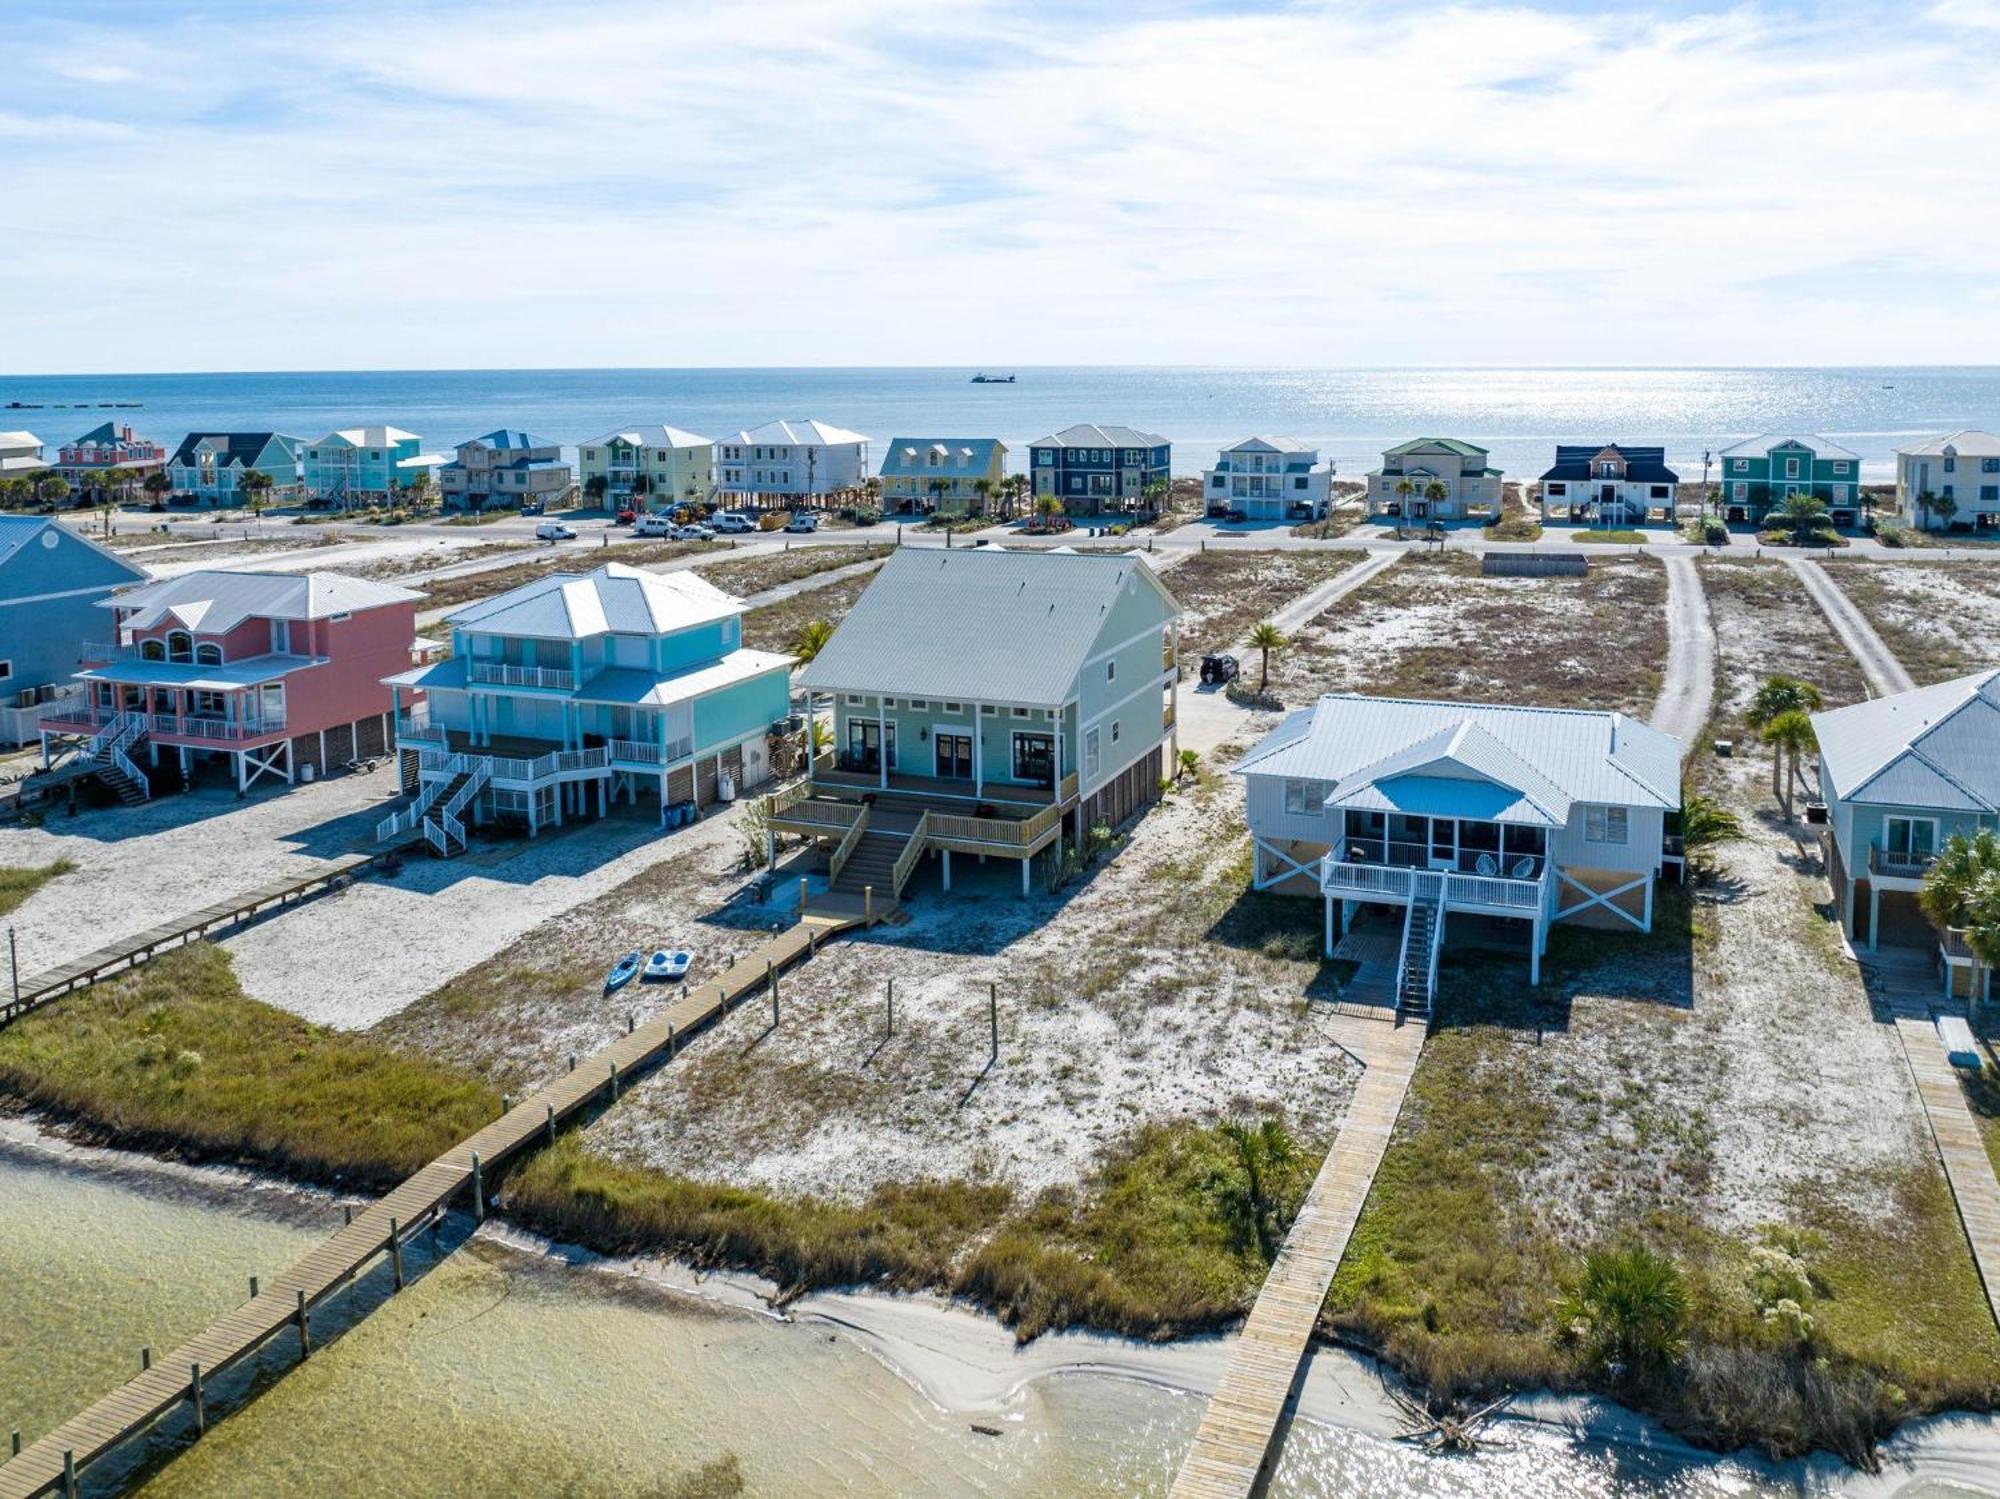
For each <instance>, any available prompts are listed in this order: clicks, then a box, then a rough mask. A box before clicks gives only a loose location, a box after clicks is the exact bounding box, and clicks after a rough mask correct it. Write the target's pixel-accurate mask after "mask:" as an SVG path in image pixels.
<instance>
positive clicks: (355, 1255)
mask: <svg viewBox="0 0 2000 1499" xmlns="http://www.w3.org/2000/svg"><path fill="white" fill-rule="evenodd" d="M881 914H882V915H883V916H887V915H888V914H889V911H888V910H887V909H884V910H883V911H882V913H881ZM860 924H861V918H860V916H859V914H858V913H854V914H849V913H844V912H842V911H840V910H839V909H837V908H833V909H827V910H824V911H820V912H813V913H809V914H807V915H806V916H805V917H804V918H803V919H801V920H800V921H799V922H797V923H796V924H795V925H793V926H792V927H791V928H790V929H788V930H787V931H784V932H782V933H780V934H779V935H777V936H775V937H773V938H772V939H771V940H770V941H768V942H766V943H765V944H764V945H763V946H761V947H759V948H757V949H756V950H755V951H753V952H752V953H750V954H749V955H748V956H747V957H744V958H741V959H739V960H737V962H736V963H734V964H733V965H731V967H730V968H729V969H728V970H727V971H726V972H724V973H723V974H722V976H721V977H720V978H718V979H715V980H713V981H711V982H709V983H705V984H698V985H695V986H693V987H691V988H688V989H686V990H684V991H683V992H682V994H681V995H680V997H679V998H678V999H677V1000H676V1001H675V1002H674V1003H673V1004H671V1005H669V1006H667V1008H666V1009H665V1010H663V1011H662V1012H661V1013H659V1014H658V1015H656V1016H654V1017H653V1018H652V1019H651V1020H649V1021H647V1022H646V1024H644V1025H642V1026H639V1027H638V1028H637V1029H635V1030H633V1031H631V1032H629V1033H628V1034H626V1035H624V1036H622V1037H620V1038H619V1039H618V1040H616V1041H614V1042H613V1043H612V1044H611V1045H609V1046H607V1047H605V1048H604V1049H603V1050H602V1051H599V1052H598V1053H596V1055H594V1056H592V1057H591V1058H590V1059H589V1060H588V1061H586V1062H579V1063H578V1064H577V1065H576V1066H575V1067H574V1068H573V1069H571V1070H570V1071H568V1072H566V1073H564V1074H563V1075H562V1076H560V1077H558V1078H557V1079H556V1080H555V1081H554V1082H552V1083H550V1084H549V1085H548V1086H547V1087H545V1088H543V1089H542V1090H541V1091H540V1092H538V1093H536V1094H534V1095H533V1096H532V1097H530V1098H526V1099H523V1100H522V1101H521V1102H520V1103H518V1104H515V1105H514V1106H513V1107H512V1108H511V1109H509V1110H508V1111H507V1112H506V1113H505V1114H503V1115H502V1116H501V1117H500V1118H498V1119H496V1120H494V1122H493V1123H491V1124H489V1125H487V1126H486V1127H485V1128H484V1129H482V1130H480V1131H479V1132H478V1133H477V1134H475V1135H473V1136H472V1137H471V1138H470V1139H466V1140H461V1141H460V1142H459V1143H458V1144H457V1145H454V1146H453V1147H452V1148H451V1149H450V1150H448V1151H446V1152H445V1153H444V1154H443V1155H441V1156H439V1157H438V1158H437V1159H436V1160H434V1161H432V1162H431V1163H430V1164H429V1165H428V1166H425V1167H424V1168H423V1169H422V1170H421V1171H419V1172H417V1174H416V1175H415V1176H412V1177H411V1178H410V1179H409V1180H408V1181H406V1182H404V1183H403V1184H402V1185H401V1186H399V1187H397V1188H396V1189H395V1190H394V1191H392V1192H390V1193H389V1194H388V1195H387V1196H386V1197H383V1198H382V1199H381V1200H380V1201H378V1202H376V1203H374V1204H373V1205H371V1206H370V1207H368V1208H366V1209H364V1210H363V1211H362V1212H360V1213H357V1214H356V1215H355V1217H354V1221H353V1222H352V1223H349V1224H348V1225H347V1226H346V1227H344V1228H342V1229H341V1230H340V1231H339V1232H337V1233H336V1234H334V1235H333V1237H331V1238H330V1239H328V1240H327V1241H326V1242H325V1243H324V1244H321V1245H320V1246H319V1247H318V1248H317V1249H315V1250H313V1251H312V1252H311V1253H309V1254H307V1255H306V1256H305V1257H304V1258H303V1259H300V1260H299V1261H298V1262H297V1263H296V1264H294V1265H292V1266H291V1267H290V1268H289V1269H287V1270H285V1271H284V1272H283V1273H282V1274H279V1275H276V1276H273V1277H272V1278H271V1279H270V1280H269V1281H267V1282H264V1283H263V1284H262V1285H261V1286H260V1287H259V1294H258V1295H257V1296H255V1297H253V1298H252V1299H250V1300H248V1301H246V1302H244V1303H243V1304H242V1305H241V1306H239V1307H237V1308H236V1310H234V1311H233V1312H230V1313H229V1314H227V1315H226V1316H224V1317H222V1318H221V1319H219V1320H218V1321H216V1322H215V1323H213V1324H212V1325H210V1326H209V1327H208V1328H207V1329H206V1330H205V1331H203V1332H201V1333H200V1334H198V1335H197V1336H195V1337H194V1338H192V1339H191V1340H189V1341H188V1342H186V1343H184V1344H182V1345H181V1346H180V1347H179V1348H176V1349H175V1350H174V1351H173V1352H172V1353H170V1354H168V1355H167V1356H166V1357H165V1358H163V1359H160V1360H158V1361H156V1362H155V1363H154V1365H153V1367H152V1368H151V1369H149V1370H147V1371H145V1372H144V1373H142V1374H140V1375H139V1377H138V1378H136V1379H134V1380H131V1381H130V1382H129V1383H127V1384H125V1385H124V1386H123V1387H122V1388H120V1389H117V1390H114V1391H113V1392H112V1393H111V1394H109V1395H107V1396H105V1397H104V1398H103V1399H102V1400H100V1401H98V1402H97V1403H96V1404H95V1405H93V1406H91V1407H90V1408H89V1409H88V1410H86V1411H84V1412H83V1413H82V1414H80V1415H77V1416H74V1417H72V1418H71V1419H69V1420H68V1421H65V1422H64V1423H63V1424H62V1425H61V1426H59V1427H57V1428H56V1429H55V1430H54V1431H51V1432H50V1433H48V1435H46V1436H44V1437H42V1438H41V1439H40V1440H38V1441H36V1442H35V1443H34V1444H33V1445H31V1446H28V1447H25V1448H23V1449H22V1451H21V1454H20V1455H19V1456H18V1457H15V1458H13V1459H12V1460H11V1461H9V1462H7V1463H5V1464H4V1465H0V1499H34V1496H36V1495H41V1494H47V1493H64V1492H66V1491H67V1490H68V1488H69V1487H71V1486H73V1475H74V1474H75V1473H76V1472H78V1471H81V1470H82V1469H83V1468H85V1467H87V1466H88V1465H89V1464H90V1463H91V1462H92V1461H93V1460H94V1459H96V1458H99V1457H101V1456H103V1455H104V1454H105V1453H107V1452H109V1451H111V1450H112V1449H113V1448H115V1447H117V1446H118V1445H119V1444H120V1443H122V1442H124V1441H125V1440H126V1439H127V1438H129V1437H132V1436H134V1435H136V1434H138V1433H139V1432H141V1431H143V1430H144V1429H145V1428H146V1427H148V1426H150V1425H151V1424H152V1423H153V1422H154V1421H156V1420H158V1419H159V1418H160V1417H162V1416H164V1415H166V1414H168V1413H169V1412H171V1411H173V1410H174V1409H176V1408H177V1407H179V1406H181V1405H184V1404H185V1405H190V1406H191V1407H192V1409H193V1413H194V1419H195V1423H196V1427H197V1429H200V1428H201V1427H202V1426H203V1424H204V1420H205V1411H204V1409H203V1400H204V1395H203V1390H204V1385H205V1384H206V1383H207V1382H208V1381H210V1380H211V1379H213V1377H214V1376H215V1375H217V1374H219V1373H221V1372H222V1371H224V1370H226V1369H229V1368H231V1367H232V1366H234V1365H235V1364H237V1363H240V1362H241V1361H242V1360H243V1359H245V1358H247V1357H248V1356H250V1355H251V1354H253V1353H254V1352H256V1350H257V1349H258V1348H260V1347H262V1346H263V1344H264V1343H265V1342H266V1341H267V1340H268V1339H270V1338H271V1337H273V1336H275V1335H276V1334H279V1333H283V1332H290V1333H291V1334H292V1335H294V1336H296V1337H297V1338H298V1339H299V1342H300V1347H301V1351H302V1352H303V1353H308V1354H309V1353H310V1351H311V1346H312V1345H311V1323H312V1309H313V1307H314V1306H316V1305H317V1304H318V1303H319V1302H321V1301H322V1300H324V1299H325V1298H326V1297H327V1296H328V1295H330V1294H332V1293H333V1292H335V1291H338V1290H340V1289H341V1288H342V1287H343V1286H345V1285H347V1284H348V1283H349V1282H350V1281H352V1280H353V1279H354V1278H355V1277H356V1276H357V1275H359V1274H360V1273H361V1272H362V1271H363V1270H364V1269H366V1268H367V1266H368V1265H369V1263H370V1262H371V1261H372V1260H373V1259H374V1258H375V1256H376V1255H378V1254H388V1255H390V1257H391V1260H392V1262H393V1263H394V1264H395V1275H396V1283H397V1285H398V1286H399V1287H400V1285H401V1283H402V1265H401V1247H400V1246H401V1244H402V1242H403V1241H404V1240H406V1239H408V1238H409V1237H410V1235H411V1234H413V1233H415V1232H416V1231H417V1230H418V1229H420V1228H422V1227H423V1226H424V1225H426V1224H427V1223H428V1222H429V1221H430V1220H431V1219H432V1218H433V1217H434V1216H435V1215H437V1214H440V1213H442V1212H443V1211H444V1210H445V1209H446V1207H447V1206H448V1205H449V1204H450V1202H451V1200H452V1198H454V1197H455V1196H457V1195H458V1193H460V1192H462V1191H467V1190H470V1191H471V1192H472V1196H473V1213H474V1215H475V1216H483V1215H484V1211H485V1202H484V1190H485V1184H486V1182H488V1181H489V1180H490V1176H489V1173H490V1172H491V1171H492V1169H493V1168H494V1167H496V1166H499V1165H500V1164H502V1163H503V1162H505V1161H506V1160H508V1159H509V1158H510V1157H512V1156H513V1155H515V1154H516V1153H518V1152H519V1151H521V1150H522V1149H524V1148H526V1147H529V1146H532V1145H536V1144H540V1143H543V1142H545V1141H547V1140H550V1139H552V1138H553V1137H554V1135H555V1131H556V1130H557V1129H558V1128H559V1127H560V1126H561V1125H562V1124H563V1122H564V1121H566V1120H568V1119H570V1118H573V1117H574V1116H575V1115H577V1114H578V1113H580V1112H582V1111H583V1110H584V1109H586V1108H587V1107H589V1106H590V1105H591V1104H592V1103H593V1102H595V1101H596V1100H598V1099H600V1098H603V1099H606V1100H609V1099H614V1098H616V1097H617V1096H618V1091H619V1089H620V1088H621V1087H622V1086H623V1085H624V1084H625V1083H626V1082H627V1081H628V1080H629V1079H630V1077H631V1075H632V1074H633V1073H635V1072H637V1071H639V1070H641V1069H643V1068H645V1067H646V1066H647V1065H648V1064H649V1063H651V1062H653V1061H655V1060H657V1059H659V1058H661V1057H663V1056H671V1055H672V1054H673V1052H674V1051H675V1050H677V1049H678V1047H679V1044H680V1042H681V1040H682V1038H684V1037H686V1036H687V1035H689V1034H690V1033H692V1032H695V1031H698V1030H700V1029H701V1028H702V1027H703V1026H704V1025H705V1024H707V1023H708V1022H709V1021H711V1020H713V1019H714V1018H715V1017H716V1016H718V1015H721V1014H723V1013H724V1012H725V1011H726V1010H727V1009H728V1007H729V1006H730V1005H732V1004H734V1003H735V1002H736V1001H737V1000H740V999H742V998H744V997H745V996H747V995H749V994H750V993H752V992H753V991H755V990H757V989H760V988H762V987H763V986H764V983H765V980H766V977H767V976H768V975H773V974H778V973H782V972H783V970H784V969H785V968H786V967H787V966H789V965H791V964H793V963H796V962H799V961H802V960H804V959H806V958H808V957H810V956H811V955H812V953H813V951H814V950H815V949H816V948H817V947H818V945H819V943H820V942H821V941H823V940H824V939H825V938H827V937H829V936H831V935H833V934H834V933H836V932H840V931H843V930H845V929H847V928H849V927H852V926H857V925H860Z"/></svg>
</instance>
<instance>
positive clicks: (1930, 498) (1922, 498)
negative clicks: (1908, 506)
mask: <svg viewBox="0 0 2000 1499" xmlns="http://www.w3.org/2000/svg"><path fill="white" fill-rule="evenodd" d="M1934 503H1936V497H1935V496H1934V495H1932V494H1931V492H1930V491H1929V490H1928V489H1920V490H1918V491H1917V517H1918V519H1917V524H1918V525H1919V526H1921V527H1922V528H1923V529H1924V530H1926V531H1928V530H1929V529H1930V513H1931V506H1932V505H1933V504H1934Z"/></svg>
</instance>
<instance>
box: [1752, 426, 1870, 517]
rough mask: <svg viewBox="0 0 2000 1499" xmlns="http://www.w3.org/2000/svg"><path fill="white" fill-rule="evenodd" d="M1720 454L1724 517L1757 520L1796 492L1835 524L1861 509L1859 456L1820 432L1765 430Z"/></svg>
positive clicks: (1853, 515) (1855, 515) (1856, 513)
mask: <svg viewBox="0 0 2000 1499" xmlns="http://www.w3.org/2000/svg"><path fill="white" fill-rule="evenodd" d="M1719 456H1720V458H1721V460H1722V511H1723V516H1724V518H1725V519H1727V520H1732V521H1743V522H1747V523H1749V524H1752V525H1756V524H1760V523H1761V522H1762V521H1763V519H1764V517H1765V515H1766V514H1768V513H1769V512H1770V511H1772V510H1774V509H1777V508H1779V507H1780V506H1782V505H1783V504H1784V503H1785V501H1786V500H1788V499H1790V498H1792V496H1794V495H1801V494H1804V495H1810V496H1812V497H1813V498H1814V499H1816V500H1819V501H1821V502H1823V503H1824V504H1825V506H1826V508H1827V511H1828V513H1829V514H1830V515H1831V516H1832V518H1833V523H1834V524H1835V525H1836V526H1851V525H1853V524H1854V522H1855V519H1856V517H1858V516H1859V515H1860V513H1861V455H1860V454H1858V453H1854V452H1851V451H1850V450H1848V449H1847V448H1843V447H1841V446H1840V444H1838V443H1833V442H1828V441H1827V440H1826V439H1825V438H1824V437H1812V436H1800V435H1795V434H1787V433H1783V432H1766V433H1764V434H1763V435H1762V436H1760V437H1752V438H1749V439H1747V440H1745V441H1743V442H1739V443H1735V444H1733V445H1732V446H1730V447H1726V448H1724V449H1723V450H1722V452H1721V454H1720V455H1719Z"/></svg>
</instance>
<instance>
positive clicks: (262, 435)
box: [167, 432, 305, 508]
mask: <svg viewBox="0 0 2000 1499" xmlns="http://www.w3.org/2000/svg"><path fill="white" fill-rule="evenodd" d="M304 446H305V439H304V438H302V437H287V436H286V435H285V434H284V433H282V432H190V433H188V435H187V436H186V437H183V438H182V439H181V445H180V446H179V447H177V448H175V449H174V452H173V456H172V457H171V458H169V459H168V460H167V477H168V478H169V479H170V480H172V481H173V486H174V487H173V490H172V493H171V496H170V498H171V501H172V503H173V504H176V505H207V506H211V507H223V508H233V507H234V506H237V505H240V504H242V503H243V501H242V497H241V495H240V493H239V490H238V485H239V484H240V482H241V481H242V478H243V476H244V475H245V474H247V473H251V472H253V471H254V472H256V473H261V474H266V475H268V476H269V477H270V480H271V487H270V489H269V490H267V491H266V492H265V498H267V499H269V500H270V501H271V502H272V503H274V504H281V505H282V504H287V503H289V502H291V501H293V500H296V499H297V498H298V497H299V492H300V487H301V471H300V467H299V450H300V449H301V448H303V447H304Z"/></svg>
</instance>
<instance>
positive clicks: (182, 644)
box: [167, 630, 194, 663]
mask: <svg viewBox="0 0 2000 1499" xmlns="http://www.w3.org/2000/svg"><path fill="white" fill-rule="evenodd" d="M167 659H168V660H169V661H177V662H182V663H187V662H191V661H193V660H194V636H192V635H190V634H188V632H187V631H186V630H175V631H172V632H171V633H170V634H169V635H168V636H167Z"/></svg>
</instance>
